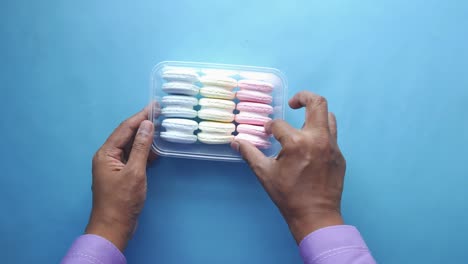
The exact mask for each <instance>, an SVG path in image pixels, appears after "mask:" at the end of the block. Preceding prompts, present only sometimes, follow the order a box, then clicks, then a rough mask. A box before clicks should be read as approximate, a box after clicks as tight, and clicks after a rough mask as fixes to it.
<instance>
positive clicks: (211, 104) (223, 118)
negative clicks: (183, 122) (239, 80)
mask: <svg viewBox="0 0 468 264" xmlns="http://www.w3.org/2000/svg"><path fill="white" fill-rule="evenodd" d="M198 104H199V105H200V106H201V109H200V110H199V111H198V117H199V118H201V119H205V120H211V121H218V122H232V121H233V120H234V114H233V112H232V111H233V110H234V107H235V105H236V104H235V103H234V102H233V101H228V100H222V99H213V98H202V99H200V101H199V102H198Z"/></svg>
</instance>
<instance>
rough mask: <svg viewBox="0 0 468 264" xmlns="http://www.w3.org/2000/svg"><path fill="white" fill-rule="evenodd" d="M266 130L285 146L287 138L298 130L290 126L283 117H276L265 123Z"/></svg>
mask: <svg viewBox="0 0 468 264" xmlns="http://www.w3.org/2000/svg"><path fill="white" fill-rule="evenodd" d="M265 132H266V133H267V134H273V136H274V137H275V138H276V140H278V141H279V143H280V144H281V145H282V146H283V147H284V142H285V139H286V138H287V137H288V136H290V135H292V134H294V133H296V132H297V130H296V129H295V128H293V127H292V126H290V125H289V124H288V123H287V122H286V121H284V120H281V119H275V120H273V121H270V122H267V123H266V124H265Z"/></svg>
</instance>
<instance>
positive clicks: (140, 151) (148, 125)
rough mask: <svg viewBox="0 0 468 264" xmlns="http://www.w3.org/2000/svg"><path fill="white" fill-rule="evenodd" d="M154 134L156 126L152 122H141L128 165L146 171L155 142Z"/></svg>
mask: <svg viewBox="0 0 468 264" xmlns="http://www.w3.org/2000/svg"><path fill="white" fill-rule="evenodd" d="M153 133H154V126H153V123H152V122H151V121H149V120H144V121H143V122H141V124H140V128H138V132H137V133H136V135H135V139H134V140H133V146H132V150H131V151H130V157H129V158H128V163H127V164H130V165H133V166H135V167H139V168H141V169H146V162H147V160H148V155H149V151H150V149H151V144H152V142H153Z"/></svg>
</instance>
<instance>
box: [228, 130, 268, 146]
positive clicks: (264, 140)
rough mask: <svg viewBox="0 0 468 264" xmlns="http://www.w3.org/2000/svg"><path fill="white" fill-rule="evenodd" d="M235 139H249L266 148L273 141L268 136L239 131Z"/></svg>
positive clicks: (254, 143)
mask: <svg viewBox="0 0 468 264" xmlns="http://www.w3.org/2000/svg"><path fill="white" fill-rule="evenodd" d="M235 139H241V140H245V141H248V142H250V143H252V144H253V145H255V146H256V147H257V148H260V149H266V148H269V147H270V146H271V142H270V141H269V140H268V138H265V137H260V136H256V135H251V134H245V133H239V134H237V136H236V137H235Z"/></svg>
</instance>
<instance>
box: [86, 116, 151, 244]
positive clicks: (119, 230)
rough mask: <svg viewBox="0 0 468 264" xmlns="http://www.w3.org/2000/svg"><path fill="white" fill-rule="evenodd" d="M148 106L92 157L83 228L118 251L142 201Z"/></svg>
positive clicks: (147, 149) (131, 229)
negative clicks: (89, 200)
mask: <svg viewBox="0 0 468 264" xmlns="http://www.w3.org/2000/svg"><path fill="white" fill-rule="evenodd" d="M148 111H149V107H146V108H145V109H144V110H142V111H141V112H139V113H137V114H135V115H134V116H132V117H130V118H129V119H127V120H125V121H124V122H122V123H121V124H120V125H119V127H117V128H116V129H115V130H114V132H113V133H112V134H111V135H110V136H109V138H108V139H107V141H106V142H105V143H104V145H102V147H101V148H100V149H99V150H98V151H97V152H96V154H95V155H94V158H93V185H92V191H93V208H92V211H91V216H90V219H89V223H88V226H87V227H86V231H85V232H86V233H87V234H96V235H99V236H102V237H104V238H106V239H107V240H109V241H110V242H112V243H113V244H114V245H115V246H116V247H117V248H119V249H120V251H123V250H124V249H125V247H126V246H127V243H128V240H129V239H130V238H131V236H132V235H133V233H134V231H135V229H136V226H137V221H138V216H139V215H140V212H141V210H142V209H143V204H144V202H145V199H146V165H147V161H148V156H149V153H150V149H151V144H152V142H153V133H154V125H153V123H152V122H151V121H148V120H147V118H148Z"/></svg>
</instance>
